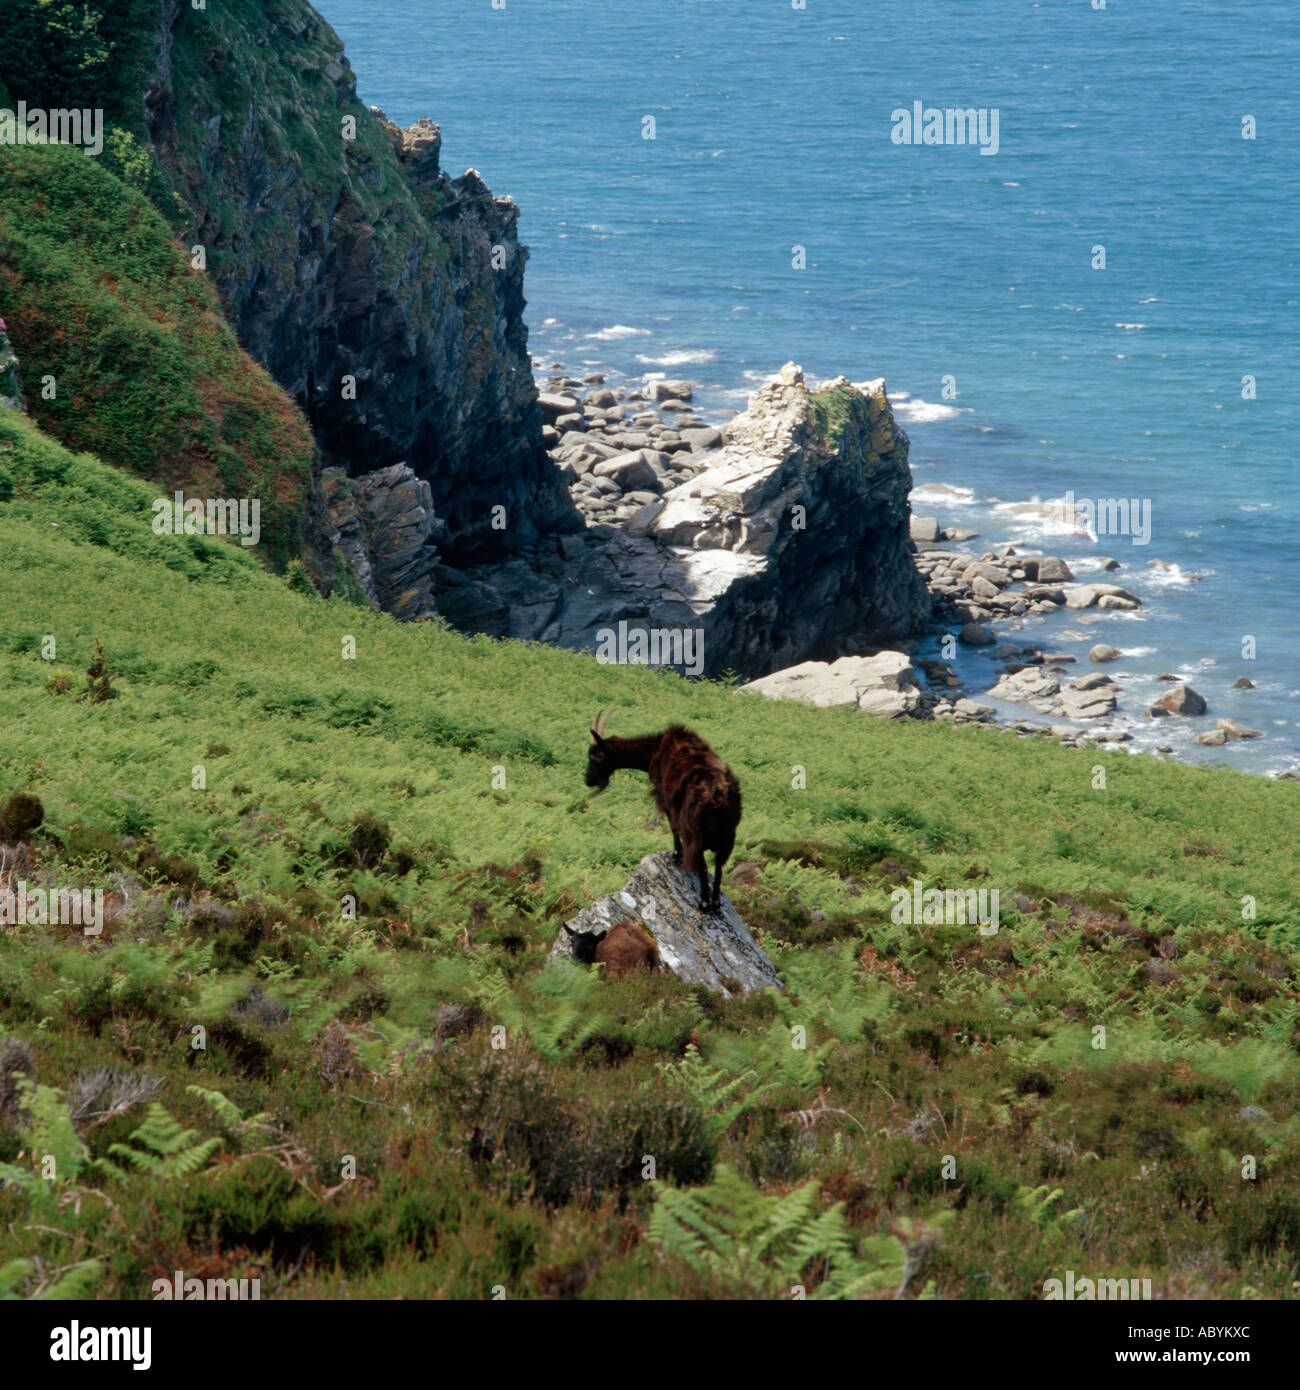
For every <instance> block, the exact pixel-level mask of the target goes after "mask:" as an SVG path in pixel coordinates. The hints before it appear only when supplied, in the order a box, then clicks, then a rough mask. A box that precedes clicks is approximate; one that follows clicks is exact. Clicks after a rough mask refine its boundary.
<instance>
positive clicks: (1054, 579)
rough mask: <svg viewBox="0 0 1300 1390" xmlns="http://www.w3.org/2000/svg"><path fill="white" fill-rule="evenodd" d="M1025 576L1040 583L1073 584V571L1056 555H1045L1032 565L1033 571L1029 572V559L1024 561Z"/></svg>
mask: <svg viewBox="0 0 1300 1390" xmlns="http://www.w3.org/2000/svg"><path fill="white" fill-rule="evenodd" d="M1025 578H1026V579H1035V580H1037V581H1038V582H1039V583H1040V584H1073V583H1074V573H1073V571H1071V569H1070V567H1069V565H1067V564H1066V563H1065V561H1064V560H1062V559H1061V558H1060V557H1059V556H1057V555H1046V556H1043V557H1042V558H1041V559H1039V560H1038V561H1037V563H1036V564H1035V565H1034V573H1033V574H1030V573H1029V561H1026V562H1025Z"/></svg>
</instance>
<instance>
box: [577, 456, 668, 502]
mask: <svg viewBox="0 0 1300 1390" xmlns="http://www.w3.org/2000/svg"><path fill="white" fill-rule="evenodd" d="M652 452H653V451H652V450H650V449H638V450H636V451H635V452H633V453H627V454H615V455H614V457H613V458H609V459H605V460H604V461H603V462H601V463H598V464H597V465H596V466H595V468H594V469H593V470H592V471H593V472H594V473H595V475H596V476H597V477H598V478H612V479H613V480H614V482H616V483H617V484H618V485H619V487H620V488H622V489H623V491H624V492H635V491H637V490H638V489H640V488H650V489H651V490H658V487H659V475H658V474H657V473H656V472H655V470H654V465H653V464H652V463H651V462H650V460H649V459H648V458H647V457H646V455H647V454H650V453H652ZM659 457H662V455H660V456H659Z"/></svg>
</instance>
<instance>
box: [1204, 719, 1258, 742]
mask: <svg viewBox="0 0 1300 1390" xmlns="http://www.w3.org/2000/svg"><path fill="white" fill-rule="evenodd" d="M1214 722H1215V726H1216V728H1218V729H1219V730H1220V731H1221V732H1222V733H1223V735H1224V737H1225V738H1226V739H1228V740H1229V741H1235V740H1236V739H1240V738H1263V737H1264V735H1263V733H1262V732H1261V731H1260V730H1259V729H1251V728H1248V727H1247V726H1246V725H1245V724H1239V723H1238V722H1237V721H1236V720H1235V719H1216V720H1215V721H1214Z"/></svg>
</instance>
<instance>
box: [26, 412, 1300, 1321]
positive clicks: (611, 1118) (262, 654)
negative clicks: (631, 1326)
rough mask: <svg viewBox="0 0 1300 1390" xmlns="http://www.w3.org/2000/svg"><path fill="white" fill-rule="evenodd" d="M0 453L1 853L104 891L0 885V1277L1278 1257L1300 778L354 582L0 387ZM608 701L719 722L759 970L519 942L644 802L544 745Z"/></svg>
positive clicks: (862, 1289)
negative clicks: (955, 713) (794, 678)
mask: <svg viewBox="0 0 1300 1390" xmlns="http://www.w3.org/2000/svg"><path fill="white" fill-rule="evenodd" d="M0 470H2V471H0V554H2V555H3V568H2V569H0V598H2V599H3V602H2V603H0V726H2V727H3V729H4V734H3V737H2V738H0V818H3V808H4V806H5V804H6V802H10V798H12V797H13V796H14V795H15V794H19V793H27V794H33V795H35V796H36V797H38V798H39V800H40V802H41V803H42V806H43V809H44V821H43V823H42V824H41V825H40V826H39V827H38V828H37V829H35V830H33V831H30V832H27V833H26V839H27V843H26V845H25V847H23V848H20V849H14V848H13V847H11V848H10V849H9V850H8V851H6V852H5V860H4V864H5V872H6V873H7V874H10V875H12V876H17V877H25V878H26V880H27V881H28V882H29V883H30V882H38V881H41V880H42V878H44V880H45V881H47V882H49V883H50V884H52V885H55V886H78V887H81V886H87V887H93V886H101V887H103V888H105V889H106V890H108V891H109V893H110V897H109V899H108V906H107V909H106V911H107V919H108V920H107V924H106V927H105V930H104V933H103V935H102V936H101V937H99V938H87V937H85V936H83V935H81V934H80V933H79V932H78V931H77V929H76V928H75V927H60V928H49V927H42V926H34V925H27V926H16V925H15V926H6V927H3V928H0V1037H2V1039H3V1040H2V1041H0V1064H2V1069H3V1071H4V1072H5V1073H6V1077H5V1080H4V1081H3V1082H2V1083H0V1184H2V1190H0V1285H2V1286H3V1288H2V1289H0V1292H2V1291H3V1290H8V1291H9V1292H10V1293H13V1294H19V1295H31V1294H33V1293H36V1292H43V1293H47V1294H48V1293H51V1292H54V1293H66V1292H70V1291H75V1290H78V1289H89V1290H91V1291H93V1292H95V1293H97V1294H99V1295H103V1296H136V1297H138V1296H148V1294H149V1284H150V1281H152V1280H153V1279H155V1278H159V1277H163V1276H168V1277H170V1274H171V1272H172V1271H173V1270H176V1269H181V1270H183V1271H185V1272H186V1273H187V1274H189V1275H191V1276H197V1277H226V1276H240V1275H243V1276H248V1277H252V1276H257V1277H260V1278H261V1279H262V1293H263V1296H264V1297H304V1296H321V1295H338V1294H343V1293H348V1294H351V1295H357V1296H393V1295H400V1296H407V1297H431V1296H442V1297H476V1298H477V1297H490V1296H491V1290H492V1288H493V1286H494V1285H502V1286H504V1288H505V1289H506V1291H507V1294H508V1296H509V1297H512V1298H516V1297H571V1296H585V1297H633V1296H674V1297H696V1296H703V1295H706V1294H709V1295H713V1296H720V1297H727V1296H738V1297H743V1296H759V1295H770V1294H775V1295H777V1296H789V1290H790V1288H791V1286H792V1285H794V1284H803V1285H805V1286H807V1287H808V1288H809V1290H810V1292H813V1293H821V1294H843V1293H851V1294H859V1295H866V1296H873V1295H874V1296H882V1297H883V1296H888V1295H889V1294H890V1293H891V1292H892V1290H893V1289H895V1288H896V1287H897V1286H898V1284H899V1282H900V1279H901V1277H902V1272H903V1267H904V1250H905V1249H908V1250H910V1251H911V1252H912V1253H913V1255H914V1256H916V1257H917V1258H921V1257H922V1256H923V1262H922V1263H921V1265H920V1268H919V1272H918V1273H917V1274H916V1275H915V1277H914V1278H912V1279H911V1280H910V1281H909V1283H908V1288H907V1296H909V1297H911V1296H917V1295H920V1294H922V1293H924V1292H927V1291H928V1292H930V1293H931V1294H934V1295H936V1296H940V1297H945V1298H974V1299H983V1298H1030V1297H1039V1296H1041V1291H1042V1283H1043V1281H1044V1280H1045V1279H1047V1278H1051V1277H1064V1275H1065V1271H1066V1270H1067V1269H1073V1270H1075V1271H1076V1273H1077V1274H1079V1275H1084V1274H1087V1275H1090V1276H1098V1275H1100V1276H1102V1277H1125V1278H1127V1277H1144V1276H1145V1277H1149V1278H1151V1280H1152V1282H1153V1287H1154V1289H1155V1291H1156V1292H1157V1294H1158V1295H1159V1294H1161V1293H1163V1294H1165V1295H1168V1296H1186V1295H1219V1296H1240V1295H1243V1294H1244V1295H1247V1296H1250V1295H1251V1294H1252V1293H1254V1294H1256V1295H1258V1296H1263V1297H1284V1296H1290V1295H1291V1294H1292V1293H1293V1289H1294V1281H1296V1280H1297V1278H1300V1269H1298V1268H1297V1265H1298V1262H1300V1179H1298V1178H1297V1158H1298V1157H1300V1132H1298V1128H1300V1126H1298V1122H1297V1120H1296V1118H1295V1112H1296V1101H1297V1099H1298V1098H1300V1058H1298V1057H1297V1044H1298V1041H1300V1035H1298V1034H1297V1024H1298V1023H1300V1000H1298V997H1297V990H1296V978H1295V961H1296V947H1297V942H1298V940H1300V916H1298V914H1297V907H1298V903H1300V864H1298V862H1297V860H1298V859H1300V854H1298V852H1297V849H1296V837H1295V833H1294V831H1295V824H1296V817H1297V810H1298V809H1300V787H1297V786H1296V785H1295V784H1291V783H1271V782H1266V781H1263V780H1258V779H1251V778H1249V777H1246V776H1244V775H1240V774H1236V773H1233V772H1231V771H1214V772H1206V771H1201V770H1196V769H1191V768H1188V767H1184V766H1179V765H1176V764H1164V763H1160V762H1157V761H1155V760H1152V759H1148V758H1133V757H1129V756H1126V755H1124V754H1121V753H1117V752H1095V751H1089V752H1083V751H1077V750H1067V749H1062V748H1060V747H1058V746H1057V745H1055V744H1054V743H1053V742H1051V741H1050V740H1042V741H1040V740H1037V739H1035V740H1025V741H1021V740H1018V739H1016V738H1014V737H1013V736H1011V735H1008V734H1004V733H999V732H996V731H989V730H984V729H979V728H963V729H952V728H947V727H938V726H923V725H915V724H909V725H895V724H889V723H884V722H880V721H876V720H873V719H870V718H867V717H865V716H860V715H856V714H852V713H849V712H847V711H819V710H814V709H808V708H804V707H801V706H797V705H792V704H785V703H777V702H768V701H766V700H763V699H760V698H758V697H754V696H749V695H742V694H739V693H737V692H735V691H732V690H729V689H727V688H726V687H724V686H721V685H716V684H695V685H692V684H689V683H686V682H682V681H680V680H678V679H676V678H674V677H667V676H658V675H654V674H651V673H648V672H645V671H639V670H627V669H619V668H612V667H607V666H601V665H599V664H597V663H596V662H595V661H594V660H592V659H590V658H587V657H583V656H579V655H575V654H572V653H566V652H561V651H555V650H550V649H547V648H543V647H532V646H521V645H512V644H509V643H498V642H492V641H489V640H486V639H476V640H470V639H465V638H462V637H459V636H457V635H454V634H451V633H449V632H447V631H444V630H442V629H441V628H440V627H438V626H437V625H434V624H428V623H422V624H415V625H405V626H400V625H398V624H396V623H394V622H392V621H391V620H389V619H387V618H385V617H382V616H380V615H376V614H373V613H371V612H369V611H368V610H362V609H358V608H355V607H350V606H348V605H346V604H344V603H341V602H338V601H329V602H326V601H322V600H320V599H317V598H315V597H314V596H307V595H304V594H301V593H298V592H295V591H293V590H292V589H291V588H290V587H288V586H287V585H286V584H285V583H284V582H282V581H280V580H278V579H276V578H275V577H274V576H272V575H269V574H267V573H266V572H265V571H263V570H262V569H260V568H259V567H258V566H257V565H256V563H255V562H253V561H251V560H250V559H249V558H248V556H247V554H246V553H243V552H241V550H240V549H239V548H238V547H237V546H235V545H232V544H229V543H226V542H222V541H217V540H213V539H208V538H204V537H188V538H186V537H180V538H172V537H156V536H154V535H153V534H152V532H151V530H150V529H149V524H148V523H149V510H148V503H149V501H150V499H151V497H152V495H153V488H152V487H150V486H147V485H145V484H143V483H141V482H138V481H136V480H134V479H132V478H130V477H129V476H127V475H125V474H123V473H121V472H119V471H118V470H116V469H114V468H111V467H109V466H108V465H106V464H104V463H101V462H99V461H98V460H97V459H95V458H93V457H90V456H86V455H82V456H73V455H71V454H69V453H68V452H67V451H66V450H65V449H63V448H62V447H61V446H60V445H59V444H57V443H55V442H53V441H52V440H50V439H48V438H47V437H45V436H43V435H41V434H40V433H39V432H38V431H37V429H36V428H35V427H34V426H33V425H32V424H31V423H29V422H27V421H25V420H22V419H21V418H19V417H16V416H13V415H0ZM49 637H53V638H54V639H55V643H56V649H55V651H54V653H53V659H52V660H46V659H43V656H42V644H43V643H45V642H46V639H47V638H49ZM349 637H351V638H354V639H355V651H356V655H355V658H354V659H345V657H344V651H345V642H346V639H347V638H349ZM97 643H100V644H102V649H103V652H104V653H105V655H106V658H107V664H108V668H109V673H110V674H109V677H108V681H107V688H108V689H109V690H112V691H114V692H115V693H116V698H108V699H95V698H81V696H82V695H83V694H84V693H85V691H86V687H87V685H88V678H87V676H86V674H85V673H86V671H87V668H88V667H90V666H91V665H92V662H94V660H95V649H96V644H97ZM46 652H47V654H48V647H47V648H46ZM95 693H97V694H99V695H103V694H104V693H105V681H104V678H103V672H102V670H97V681H96V682H95ZM606 705H612V706H613V708H614V713H613V714H612V716H611V718H610V728H611V730H612V731H620V730H621V731H623V732H642V731H646V730H649V729H652V728H654V727H657V726H662V725H664V724H666V723H668V722H669V721H672V720H682V721H685V722H688V723H690V724H692V725H694V726H695V727H697V728H698V729H699V730H700V731H701V732H703V733H704V734H705V735H706V737H708V738H709V739H710V740H711V741H712V742H713V743H714V744H715V746H716V747H717V748H718V749H719V750H720V751H721V752H722V753H723V755H724V756H725V757H726V758H727V759H728V760H729V761H730V762H731V763H732V765H733V767H734V768H735V769H736V771H737V773H738V775H739V776H740V779H741V782H742V785H743V788H744V795H745V807H746V811H745V820H744V822H743V824H742V827H741V842H740V845H739V846H738V850H737V857H736V861H735V866H734V868H733V871H732V873H731V875H730V876H729V881H728V884H727V887H728V891H730V893H731V894H732V896H733V898H734V900H735V901H736V903H737V905H738V907H739V909H740V911H741V913H742V915H743V916H744V917H745V918H746V919H747V920H748V921H749V922H750V923H751V924H752V925H753V926H754V928H755V930H756V932H757V934H758V937H759V939H760V942H761V944H762V945H763V946H764V947H765V949H766V950H767V951H768V952H769V953H770V954H771V956H772V957H773V959H774V960H775V961H776V963H777V965H778V967H779V969H780V971H781V973H782V977H783V979H784V981H785V982H786V990H785V992H784V993H783V994H782V995H781V996H779V997H767V996H764V997H758V998H753V999H749V1000H744V1001H727V1000H724V999H721V998H719V997H717V996H713V995H711V994H709V993H708V992H706V991H703V990H700V989H696V988H692V987H690V986H687V985H685V984H683V983H682V982H680V981H678V980H676V979H674V978H672V977H666V976H662V977H654V978H651V977H643V978H640V979H630V980H624V981H619V982H611V981H606V980H604V979H603V978H601V977H600V975H599V973H598V972H587V971H584V970H583V969H581V968H580V967H563V968H561V967H552V968H546V967H545V966H544V960H545V954H546V951H547V949H548V947H549V944H550V942H551V940H552V939H553V937H554V935H555V933H556V932H557V930H559V926H560V923H561V922H562V921H563V920H564V918H565V917H566V916H568V915H570V914H571V913H572V912H573V911H574V910H575V909H577V908H578V907H579V906H581V905H582V904H584V903H585V902H587V901H589V900H590V899H591V898H592V897H593V896H594V895H596V894H599V893H601V892H604V891H607V890H609V889H612V888H615V887H618V886H620V885H621V883H622V882H623V880H624V878H625V877H626V875H627V873H628V871H629V870H630V869H631V868H632V867H633V866H634V865H635V864H636V862H637V861H638V860H639V858H640V857H641V856H642V855H643V854H645V853H647V852H648V851H650V850H654V849H659V848H663V847H664V846H665V845H666V843H667V832H666V829H665V827H663V826H661V825H655V824H654V823H653V819H652V817H653V813H652V808H651V806H650V803H649V801H648V799H647V797H646V794H645V784H644V779H640V780H638V778H637V777H636V776H634V775H631V774H622V775H621V776H620V777H619V778H616V779H615V782H614V783H613V785H612V786H611V788H610V790H609V791H608V792H607V793H606V794H604V795H603V796H601V797H598V798H591V799H588V798H587V797H586V796H585V795H584V788H583V785H582V771H583V766H584V761H585V741H586V728H587V724H588V722H589V719H590V717H591V715H592V714H594V712H595V711H596V710H597V709H598V708H600V707H603V706H606ZM796 768H802V769H804V770H805V775H806V790H796V789H794V785H792V784H793V783H795V782H797V781H798V780H799V779H798V778H797V776H796V774H795V772H794V771H793V770H794V769H796ZM1096 768H1102V769H1104V771H1105V785H1104V788H1103V789H1098V784H1099V782H1100V780H1101V779H1100V778H1099V777H1098V775H1097V773H1096V771H1095V769H1096ZM200 787H201V789H198V788H200ZM20 809H21V803H19V802H10V808H9V813H8V817H7V819H8V825H7V827H5V829H6V834H7V835H8V837H9V838H10V839H13V838H14V837H15V836H21V835H22V834H23V833H24V832H23V830H22V825H21V824H20V823H19V817H18V815H17V811H18V810H20ZM0 838H4V837H3V836H0ZM913 876H915V877H919V878H921V879H922V880H924V883H925V885H926V886H927V887H939V888H944V887H969V886H977V887H988V888H997V889H999V891H1000V893H1001V896H1002V926H1001V930H1000V931H999V932H998V933H997V934H996V935H995V936H990V937H983V936H980V935H979V934H978V933H977V932H976V931H975V930H974V929H973V928H971V927H965V926H961V927H958V926H925V925H918V926H911V925H903V924H895V923H894V922H892V921H891V919H890V897H889V892H890V889H891V888H892V887H894V886H895V885H896V884H897V883H898V882H899V881H900V880H901V881H907V880H909V879H910V878H912V877H913ZM349 895H351V896H353V897H355V899H356V902H357V911H356V920H349V919H347V918H346V917H344V916H343V915H342V914H341V904H342V903H343V902H344V901H345V899H347V898H348V896H349ZM1246 898H1250V899H1252V900H1253V901H1254V903H1255V915H1254V916H1253V918H1250V917H1247V918H1246V919H1243V899H1246ZM1017 904H1018V905H1017ZM1098 1025H1104V1027H1105V1030H1106V1032H1105V1048H1104V1050H1101V1049H1098V1048H1095V1047H1094V1045H1093V1044H1094V1040H1095V1036H1096V1035H1095V1034H1094V1029H1095V1028H1096V1027H1097V1026H1098ZM196 1027H198V1028H201V1029H203V1030H206V1031H205V1034H198V1035H196V1033H195V1032H194V1030H195V1028H196ZM494 1029H501V1030H504V1032H497V1033H495V1034H494ZM797 1029H802V1030H804V1033H805V1035H806V1047H803V1048H800V1047H798V1046H796V1045H794V1044H796V1043H797V1042H798V1041H799V1040H800V1034H799V1033H798V1032H797V1031H795V1030H797ZM196 1037H200V1038H201V1039H202V1040H203V1041H204V1042H205V1043H206V1046H205V1047H203V1048H196V1047H195V1046H194V1042H195V1039H196ZM494 1037H495V1039H496V1040H497V1041H498V1042H502V1041H503V1042H504V1046H501V1047H494V1046H493V1041H494ZM151 1107H161V1109H159V1108H151ZM185 1131H188V1132H185ZM50 1155H53V1156H54V1158H55V1160H56V1162H55V1165H54V1171H53V1176H51V1177H45V1178H42V1177H40V1176H38V1173H39V1172H41V1171H42V1168H41V1165H42V1163H43V1162H44V1160H45V1158H46V1157H47V1156H50ZM646 1155H652V1156H653V1157H654V1159H655V1165H656V1176H655V1177H654V1179H653V1180H647V1178H646V1177H644V1176H643V1173H644V1172H645V1169H644V1157H645V1156H646ZM1247 1155H1253V1157H1254V1164H1255V1168H1254V1171H1255V1176H1254V1177H1253V1178H1244V1177H1243V1176H1242V1172H1243V1159H1244V1157H1245V1156H1247ZM945 1159H948V1160H950V1161H949V1162H947V1163H945ZM46 1171H48V1170H46ZM777 1198H784V1200H783V1201H777V1200H776V1199H777ZM706 1214H707V1215H708V1220H709V1222H710V1227H709V1229H711V1230H713V1232H714V1234H712V1235H708V1234H704V1235H701V1234H696V1235H691V1234H690V1231H691V1227H692V1223H696V1224H698V1222H699V1221H700V1220H701V1219H702V1217H703V1216H704V1215H706Z"/></svg>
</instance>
